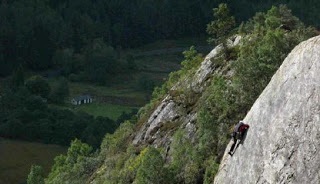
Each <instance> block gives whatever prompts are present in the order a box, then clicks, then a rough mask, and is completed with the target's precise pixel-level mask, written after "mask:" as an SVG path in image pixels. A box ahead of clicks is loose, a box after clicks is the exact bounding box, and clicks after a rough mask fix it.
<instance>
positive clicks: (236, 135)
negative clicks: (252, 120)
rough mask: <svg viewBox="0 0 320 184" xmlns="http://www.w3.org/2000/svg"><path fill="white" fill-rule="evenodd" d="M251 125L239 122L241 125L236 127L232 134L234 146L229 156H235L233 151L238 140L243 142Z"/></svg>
mask: <svg viewBox="0 0 320 184" xmlns="http://www.w3.org/2000/svg"><path fill="white" fill-rule="evenodd" d="M248 128H249V125H247V124H245V123H243V121H239V123H238V124H237V125H236V126H235V127H234V129H233V132H232V138H233V144H232V146H231V149H230V151H229V155H231V156H232V155H233V150H234V148H235V146H236V144H237V140H240V141H242V139H243V137H244V135H245V133H246V131H247V130H248Z"/></svg>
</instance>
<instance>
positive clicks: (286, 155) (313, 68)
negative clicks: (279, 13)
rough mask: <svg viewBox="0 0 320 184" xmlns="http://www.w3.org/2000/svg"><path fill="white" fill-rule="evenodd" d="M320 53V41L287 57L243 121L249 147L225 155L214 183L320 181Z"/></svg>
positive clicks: (293, 51) (246, 142)
mask: <svg viewBox="0 0 320 184" xmlns="http://www.w3.org/2000/svg"><path fill="white" fill-rule="evenodd" d="M319 50H320V36H317V37H314V38H312V39H309V40H308V41H305V42H303V43H301V44H299V45H298V46H297V47H295V49H293V50H292V52H291V53H290V54H289V55H288V57H287V58H286V59H285V61H284V62H283V64H282V65H281V67H280V68H279V70H278V71H277V72H276V74H275V75H274V76H273V77H272V80H271V81H270V83H269V84H268V86H267V87H266V88H265V90H264V91H263V93H262V94H261V95H260V97H259V98H258V99H257V101H256V102H255V103H254V105H253V106H252V108H251V110H250V111H249V113H248V114H247V116H246V117H245V119H244V121H245V122H247V123H249V124H250V129H249V132H248V134H247V137H246V139H245V142H244V144H243V145H240V146H239V147H238V149H237V150H236V152H235V154H234V155H233V156H232V157H230V156H229V155H228V154H227V153H226V154H225V156H224V158H223V160H222V162H221V165H220V168H219V173H218V175H217V176H216V177H215V182H214V183H216V184H223V183H227V184H231V183H315V184H316V183H318V182H319V181H320V173H319V171H320V165H319V163H320V152H319V148H320V116H319V112H320V76H319V73H320V53H319ZM228 150H229V148H227V150H226V152H227V151H228Z"/></svg>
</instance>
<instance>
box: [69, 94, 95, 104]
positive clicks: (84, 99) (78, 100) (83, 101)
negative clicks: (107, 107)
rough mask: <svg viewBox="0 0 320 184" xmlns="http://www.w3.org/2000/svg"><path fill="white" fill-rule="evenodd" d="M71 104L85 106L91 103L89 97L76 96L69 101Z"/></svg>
mask: <svg viewBox="0 0 320 184" xmlns="http://www.w3.org/2000/svg"><path fill="white" fill-rule="evenodd" d="M71 103H72V104H73V105H81V104H86V103H92V97H91V96H90V95H82V96H77V97H74V98H73V99H72V100H71Z"/></svg>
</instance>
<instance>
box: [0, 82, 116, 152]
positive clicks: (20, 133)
mask: <svg viewBox="0 0 320 184" xmlns="http://www.w3.org/2000/svg"><path fill="white" fill-rule="evenodd" d="M41 80H42V79H41ZM30 86H32V85H30ZM31 89H34V88H31ZM36 89H40V88H36ZM39 91H41V90H39ZM0 104H1V108H0V115H1V118H0V119H1V121H0V135H1V136H2V137H9V138H18V139H23V140H33V141H41V142H45V143H54V144H61V145H67V144H69V142H70V141H71V140H72V139H74V138H79V139H81V140H83V141H85V142H87V143H89V144H90V145H92V146H94V147H95V148H97V147H98V146H99V145H100V143H101V142H100V141H101V140H102V138H103V136H104V134H105V133H106V132H109V133H111V132H113V131H114V130H115V129H116V127H117V126H118V123H117V122H115V121H113V120H111V119H109V118H104V117H97V118H94V117H92V116H90V115H88V114H85V113H83V112H82V113H80V112H79V113H74V112H72V111H70V110H62V109H59V108H55V107H51V106H49V105H48V104H47V102H46V101H45V100H44V99H43V98H42V97H40V96H38V95H33V94H32V93H30V90H28V89H27V88H26V87H23V86H22V87H20V88H19V90H17V91H15V92H14V91H12V90H10V89H8V90H7V91H6V92H5V93H3V94H2V97H1V98H0ZM22 122H23V123H22Z"/></svg>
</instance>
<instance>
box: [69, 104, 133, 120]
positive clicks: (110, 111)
mask: <svg viewBox="0 0 320 184" xmlns="http://www.w3.org/2000/svg"><path fill="white" fill-rule="evenodd" d="M73 108H74V110H75V111H84V112H86V113H88V114H91V115H93V116H95V117H97V116H102V117H108V118H110V119H112V120H117V119H118V117H119V116H120V115H121V114H122V112H125V113H130V112H131V111H132V110H134V109H136V108H134V107H128V106H123V105H114V104H107V103H106V104H102V103H92V104H85V105H81V106H76V107H73Z"/></svg>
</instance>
